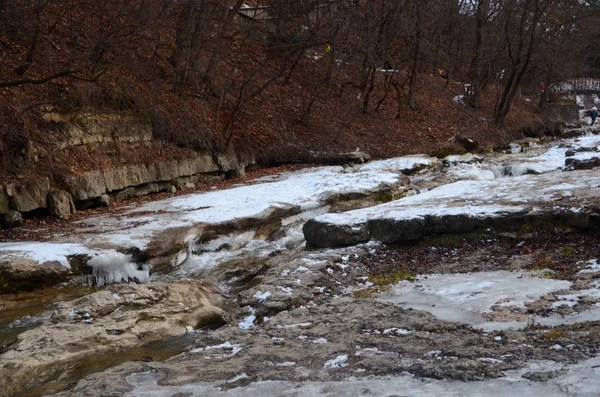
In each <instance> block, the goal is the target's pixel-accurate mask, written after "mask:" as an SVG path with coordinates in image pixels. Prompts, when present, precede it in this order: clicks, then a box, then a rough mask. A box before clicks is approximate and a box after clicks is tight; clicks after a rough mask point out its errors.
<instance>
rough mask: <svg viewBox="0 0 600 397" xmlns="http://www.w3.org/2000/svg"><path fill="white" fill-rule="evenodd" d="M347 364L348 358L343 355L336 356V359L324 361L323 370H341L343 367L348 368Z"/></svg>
mask: <svg viewBox="0 0 600 397" xmlns="http://www.w3.org/2000/svg"><path fill="white" fill-rule="evenodd" d="M347 362H348V356H347V355H345V354H344V355H340V356H337V357H336V358H332V359H331V360H327V361H325V364H323V368H325V369H335V368H343V367H347V366H348V364H347Z"/></svg>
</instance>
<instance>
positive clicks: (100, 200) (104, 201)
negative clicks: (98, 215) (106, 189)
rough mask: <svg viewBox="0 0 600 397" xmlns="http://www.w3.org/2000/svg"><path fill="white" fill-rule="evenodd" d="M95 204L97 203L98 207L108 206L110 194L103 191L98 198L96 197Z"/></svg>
mask: <svg viewBox="0 0 600 397" xmlns="http://www.w3.org/2000/svg"><path fill="white" fill-rule="evenodd" d="M96 204H97V205H98V207H110V196H109V195H108V194H106V193H104V194H103V195H101V196H100V198H98V201H97V203H96Z"/></svg>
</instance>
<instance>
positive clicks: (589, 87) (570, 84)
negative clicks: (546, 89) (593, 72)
mask: <svg viewBox="0 0 600 397" xmlns="http://www.w3.org/2000/svg"><path fill="white" fill-rule="evenodd" d="M573 91H597V92H600V79H573V80H567V81H561V82H560V83H556V84H552V85H551V86H550V92H558V93H567V92H573Z"/></svg>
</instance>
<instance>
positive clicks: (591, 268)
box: [577, 259, 600, 274]
mask: <svg viewBox="0 0 600 397" xmlns="http://www.w3.org/2000/svg"><path fill="white" fill-rule="evenodd" d="M585 263H587V264H588V265H587V266H586V267H585V268H584V269H581V270H580V271H579V272H577V273H578V274H583V273H597V272H600V264H598V260H597V259H590V260H589V261H587V262H585Z"/></svg>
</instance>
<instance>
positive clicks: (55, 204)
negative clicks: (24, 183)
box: [48, 190, 76, 218]
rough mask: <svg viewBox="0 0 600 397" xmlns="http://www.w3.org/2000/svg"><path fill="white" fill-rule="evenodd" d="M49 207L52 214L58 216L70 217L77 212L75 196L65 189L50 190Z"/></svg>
mask: <svg viewBox="0 0 600 397" xmlns="http://www.w3.org/2000/svg"><path fill="white" fill-rule="evenodd" d="M48 209H49V210H50V215H52V216H56V217H58V218H68V217H70V216H71V215H73V214H74V213H75V212H76V210H75V203H74V202H73V197H72V196H71V195H70V194H69V193H68V192H65V191H64V190H54V191H52V192H48Z"/></svg>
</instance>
